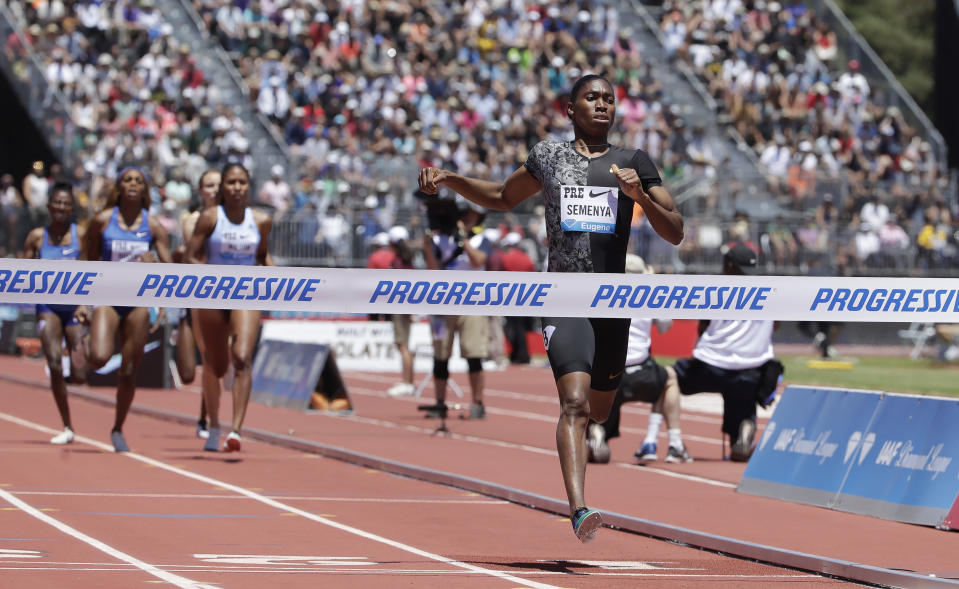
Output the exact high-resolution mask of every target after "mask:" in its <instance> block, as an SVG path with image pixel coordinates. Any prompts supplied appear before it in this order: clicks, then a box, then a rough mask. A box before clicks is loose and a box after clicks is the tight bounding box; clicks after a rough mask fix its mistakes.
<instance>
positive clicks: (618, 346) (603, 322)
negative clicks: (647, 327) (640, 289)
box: [543, 317, 629, 391]
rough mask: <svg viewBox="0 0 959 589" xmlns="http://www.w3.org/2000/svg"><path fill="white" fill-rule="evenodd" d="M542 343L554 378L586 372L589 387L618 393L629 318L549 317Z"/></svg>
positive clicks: (545, 322) (627, 337)
mask: <svg viewBox="0 0 959 589" xmlns="http://www.w3.org/2000/svg"><path fill="white" fill-rule="evenodd" d="M543 341H544V342H545V344H546V355H547V356H548V357H549V365H550V367H551V368H552V369H553V378H555V379H556V380H559V378H560V377H561V376H563V375H565V374H569V373H570V372H587V373H589V374H590V375H591V377H592V379H591V382H590V387H591V388H593V389H595V390H597V391H615V390H616V389H617V388H619V383H620V381H621V380H622V378H623V366H624V365H625V364H626V344H627V342H628V341H629V319H608V318H585V317H546V318H543Z"/></svg>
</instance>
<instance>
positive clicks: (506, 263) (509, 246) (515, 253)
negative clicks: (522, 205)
mask: <svg viewBox="0 0 959 589" xmlns="http://www.w3.org/2000/svg"><path fill="white" fill-rule="evenodd" d="M522 241H523V237H522V236H521V235H520V234H519V233H516V232H515V231H513V232H510V233H507V234H506V237H504V238H503V240H502V242H501V243H502V247H503V252H502V254H501V263H502V269H503V270H505V271H507V272H535V271H536V268H535V267H534V266H533V261H532V260H531V259H530V257H529V255H527V254H526V252H524V251H523V250H522V249H521V248H520V243H521V242H522ZM504 330H505V334H506V341H508V342H509V345H510V354H509V361H510V363H511V364H529V359H530V358H529V347H528V345H527V343H526V336H527V334H528V333H529V332H530V331H532V330H533V318H532V317H516V316H509V317H507V318H506V326H505V328H504Z"/></svg>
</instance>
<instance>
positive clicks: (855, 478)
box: [738, 386, 959, 526]
mask: <svg viewBox="0 0 959 589" xmlns="http://www.w3.org/2000/svg"><path fill="white" fill-rule="evenodd" d="M957 424H959V400H956V399H944V398H935V397H919V396H907V395H891V394H885V393H873V392H861V391H846V390H839V389H816V388H810V387H796V386H790V387H788V388H787V390H786V392H785V393H784V394H783V396H782V397H781V399H780V400H779V402H778V404H777V407H776V410H775V412H774V413H773V416H772V417H771V418H770V420H769V423H768V424H767V425H766V429H765V430H764V431H763V435H762V437H761V438H760V440H759V443H758V444H757V446H756V450H755V452H754V453H753V456H752V458H750V460H749V464H748V466H747V467H746V472H745V473H744V474H743V478H742V480H741V481H740V483H739V487H738V490H739V491H740V492H743V493H750V494H754V495H763V496H767V497H775V498H779V499H787V500H791V501H797V502H800V503H807V504H812V505H820V506H822V507H829V508H833V509H837V510H841V511H849V512H852V513H861V514H866V515H872V516H877V517H882V518H885V519H891V520H897V521H904V522H910V523H919V524H926V525H933V526H942V525H944V523H945V520H946V516H947V514H948V513H949V510H950V509H951V508H952V506H953V504H954V503H955V501H956V499H957V495H959V428H957V427H956V425H957Z"/></svg>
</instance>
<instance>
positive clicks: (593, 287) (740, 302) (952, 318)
mask: <svg viewBox="0 0 959 589" xmlns="http://www.w3.org/2000/svg"><path fill="white" fill-rule="evenodd" d="M0 303H46V304H74V305H76V304H88V305H117V306H130V307H188V308H189V307H195V308H208V309H258V310H263V311H266V310H272V311H304V312H324V313H401V314H416V315H500V316H505V315H519V316H543V317H624V318H625V317H653V318H663V319H774V320H784V321H798V320H810V319H814V320H822V321H829V320H836V321H889V322H895V321H924V322H935V323H959V278H832V277H806V276H706V275H695V276H693V275H677V274H564V273H557V272H549V273H536V272H469V271H434V270H367V269H342V268H293V267H278V266H274V267H263V266H215V265H208V264H202V265H201V264H196V265H191V264H148V263H127V264H118V263H116V262H77V261H63V260H17V259H3V260H0Z"/></svg>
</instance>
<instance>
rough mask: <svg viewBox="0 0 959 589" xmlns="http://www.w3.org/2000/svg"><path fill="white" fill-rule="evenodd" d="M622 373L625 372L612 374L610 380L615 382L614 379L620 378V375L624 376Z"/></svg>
mask: <svg viewBox="0 0 959 589" xmlns="http://www.w3.org/2000/svg"><path fill="white" fill-rule="evenodd" d="M622 373H623V371H622V370H620V371H619V372H617V373H616V374H610V375H609V379H610V380H613V379H614V378H616V377H618V376H619V375H620V374H622Z"/></svg>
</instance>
